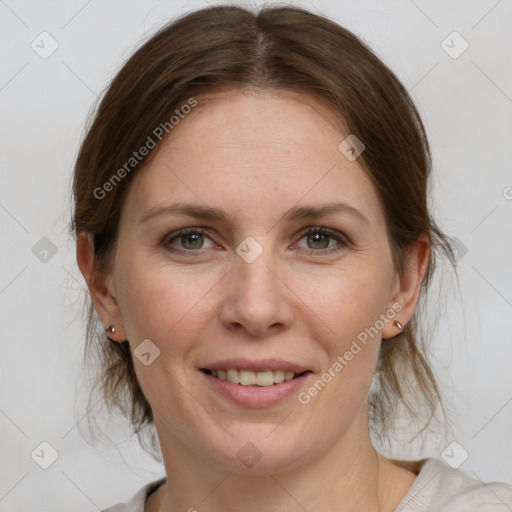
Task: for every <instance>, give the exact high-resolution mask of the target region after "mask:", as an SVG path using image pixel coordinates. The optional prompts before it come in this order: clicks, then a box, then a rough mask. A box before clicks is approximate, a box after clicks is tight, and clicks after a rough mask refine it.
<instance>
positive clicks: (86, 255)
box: [76, 233, 127, 342]
mask: <svg viewBox="0 0 512 512" xmlns="http://www.w3.org/2000/svg"><path fill="white" fill-rule="evenodd" d="M76 259H77V263H78V267H79V269H80V272H81V273H82V275H83V276H84V279H85V281H86V283H87V287H88V288H89V293H90V295H91V299H92V302H93V304H94V309H95V310H96V312H97V313H98V316H99V317H100V320H101V323H102V324H103V327H104V328H105V331H106V332H107V335H108V337H109V338H110V339H112V340H113V341H120V342H121V341H125V340H126V339H127V336H126V333H125V332H124V329H123V326H122V317H121V312H120V309H119V304H118V302H117V300H116V298H115V296H114V295H113V294H112V293H111V291H110V290H113V289H115V288H114V281H113V278H112V276H111V275H105V274H104V273H103V272H101V270H100V269H98V267H97V265H96V261H95V254H94V241H93V237H92V233H80V234H79V235H78V238H77V247H76Z"/></svg>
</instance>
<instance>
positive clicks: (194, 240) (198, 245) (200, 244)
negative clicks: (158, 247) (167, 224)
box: [163, 228, 214, 252]
mask: <svg viewBox="0 0 512 512" xmlns="http://www.w3.org/2000/svg"><path fill="white" fill-rule="evenodd" d="M205 240H210V238H209V237H208V236H207V235H206V233H205V232H204V231H202V230H200V229H197V228H188V229H182V230H180V231H176V232H174V233H171V234H170V235H167V236H166V237H165V239H164V240H163V243H164V245H165V247H166V248H167V249H168V250H170V251H177V252H202V251H203V250H204V249H209V248H212V247H213V246H214V244H213V242H211V240H210V242H211V244H212V245H211V246H210V247H204V242H205ZM175 244H177V245H178V247H176V246H175ZM180 246H181V247H180Z"/></svg>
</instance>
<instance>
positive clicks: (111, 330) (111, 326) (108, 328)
mask: <svg viewBox="0 0 512 512" xmlns="http://www.w3.org/2000/svg"><path fill="white" fill-rule="evenodd" d="M105 331H107V332H111V333H112V334H114V333H115V332H116V329H115V327H114V326H113V325H109V326H108V327H105Z"/></svg>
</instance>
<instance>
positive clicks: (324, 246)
mask: <svg viewBox="0 0 512 512" xmlns="http://www.w3.org/2000/svg"><path fill="white" fill-rule="evenodd" d="M311 236H312V237H313V238H318V237H324V242H325V241H326V239H327V237H326V235H323V234H321V233H316V234H314V235H311ZM313 243H318V241H313ZM320 243H321V242H320ZM328 245H329V241H327V245H325V243H324V245H323V247H321V249H327V246H328Z"/></svg>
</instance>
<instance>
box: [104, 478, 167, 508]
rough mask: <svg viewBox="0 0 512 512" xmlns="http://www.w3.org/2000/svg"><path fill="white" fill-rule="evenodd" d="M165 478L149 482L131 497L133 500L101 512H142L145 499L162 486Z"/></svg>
mask: <svg viewBox="0 0 512 512" xmlns="http://www.w3.org/2000/svg"><path fill="white" fill-rule="evenodd" d="M165 480H166V478H165V477H162V478H160V479H159V480H154V481H153V482H149V483H148V484H146V485H145V486H144V487H142V489H139V491H138V492H137V493H136V494H135V495H134V496H133V498H132V499H131V500H130V501H128V502H126V503H118V504H117V505H113V506H111V507H109V508H106V509H104V510H102V511H101V512H144V505H145V503H146V499H147V497H148V496H149V495H150V494H151V493H152V492H154V491H156V490H157V489H158V488H159V487H160V486H161V485H162V484H164V483H165Z"/></svg>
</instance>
